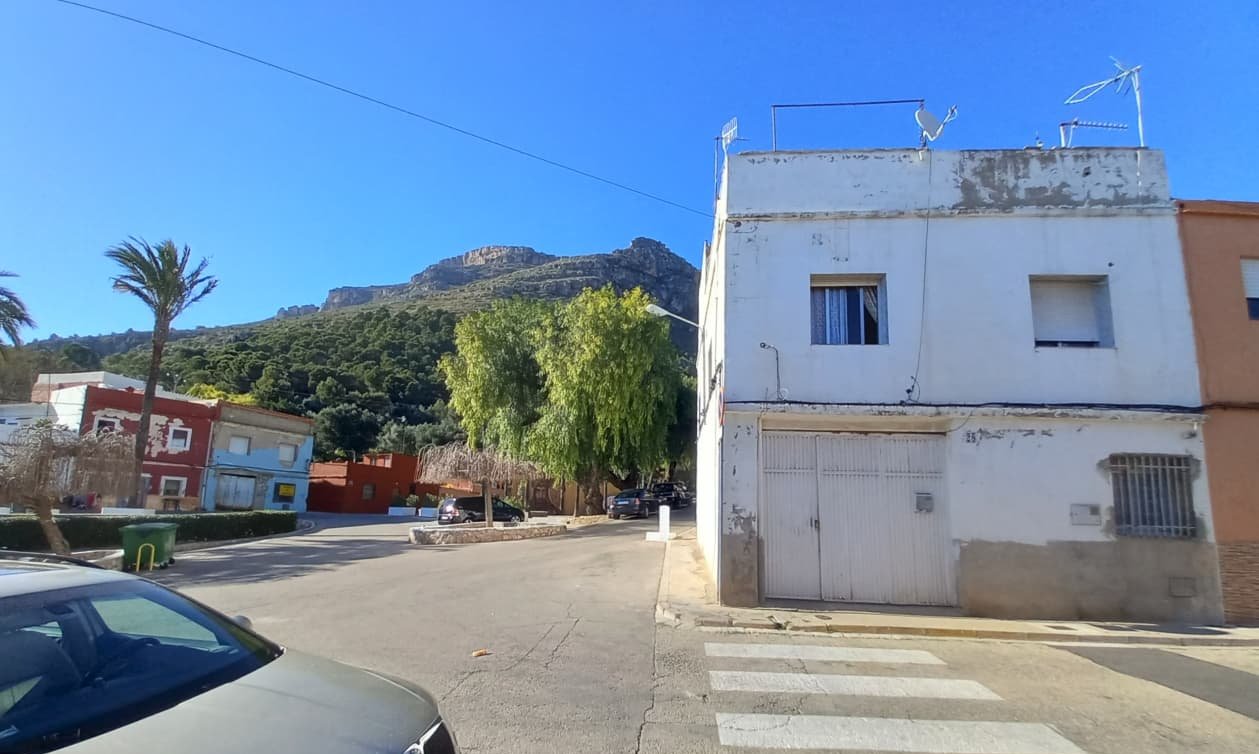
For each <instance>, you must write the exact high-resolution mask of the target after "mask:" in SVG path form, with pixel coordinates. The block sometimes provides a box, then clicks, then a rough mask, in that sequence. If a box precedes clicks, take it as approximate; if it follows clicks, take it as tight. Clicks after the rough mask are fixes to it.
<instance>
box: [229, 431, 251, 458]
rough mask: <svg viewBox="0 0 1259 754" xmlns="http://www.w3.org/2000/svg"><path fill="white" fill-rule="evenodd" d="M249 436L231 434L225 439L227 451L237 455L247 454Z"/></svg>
mask: <svg viewBox="0 0 1259 754" xmlns="http://www.w3.org/2000/svg"><path fill="white" fill-rule="evenodd" d="M249 445H250V442H249V438H248V437H242V436H240V435H232V436H231V438H230V439H228V441H227V452H229V453H233V454H235V455H238V456H247V455H249Z"/></svg>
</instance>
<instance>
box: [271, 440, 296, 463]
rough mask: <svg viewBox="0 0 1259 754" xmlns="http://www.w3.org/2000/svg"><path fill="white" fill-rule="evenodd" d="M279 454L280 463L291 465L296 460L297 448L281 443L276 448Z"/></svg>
mask: <svg viewBox="0 0 1259 754" xmlns="http://www.w3.org/2000/svg"><path fill="white" fill-rule="evenodd" d="M276 447H277V448H279V452H280V463H293V462H295V461H296V460H297V446H296V445H293V444H291V443H287V442H282V443H280V444H279V445H278V446H276Z"/></svg>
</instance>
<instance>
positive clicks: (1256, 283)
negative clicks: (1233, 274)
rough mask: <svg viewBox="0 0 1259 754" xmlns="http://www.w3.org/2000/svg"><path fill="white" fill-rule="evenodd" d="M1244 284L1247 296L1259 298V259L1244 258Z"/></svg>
mask: <svg viewBox="0 0 1259 754" xmlns="http://www.w3.org/2000/svg"><path fill="white" fill-rule="evenodd" d="M1242 285H1243V286H1245V288H1246V298H1259V259H1243V260H1242Z"/></svg>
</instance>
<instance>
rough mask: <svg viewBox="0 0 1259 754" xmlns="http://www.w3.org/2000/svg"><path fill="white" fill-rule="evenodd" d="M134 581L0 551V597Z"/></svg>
mask: <svg viewBox="0 0 1259 754" xmlns="http://www.w3.org/2000/svg"><path fill="white" fill-rule="evenodd" d="M134 578H136V577H135V576H129V575H127V574H125V573H122V572H120V571H107V570H105V569H103V568H91V567H89V566H81V565H75V564H73V563H69V562H65V563H58V562H53V561H52V560H35V559H28V558H23V557H20V556H14V555H6V554H5V553H3V552H0V598H4V597H14V596H17V595H19V594H35V593H38V592H48V591H52V590H54V589H67V588H70V587H76V586H90V585H92V584H103V583H106V582H110V581H125V580H127V579H134Z"/></svg>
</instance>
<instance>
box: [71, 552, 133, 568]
mask: <svg viewBox="0 0 1259 754" xmlns="http://www.w3.org/2000/svg"><path fill="white" fill-rule="evenodd" d="M70 554H71V555H72V556H73V557H76V558H78V559H79V560H86V561H88V562H89V563H95V564H96V565H98V566H100V567H101V568H107V569H109V570H111V571H121V570H122V550H80V551H78V552H72V553H70Z"/></svg>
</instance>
